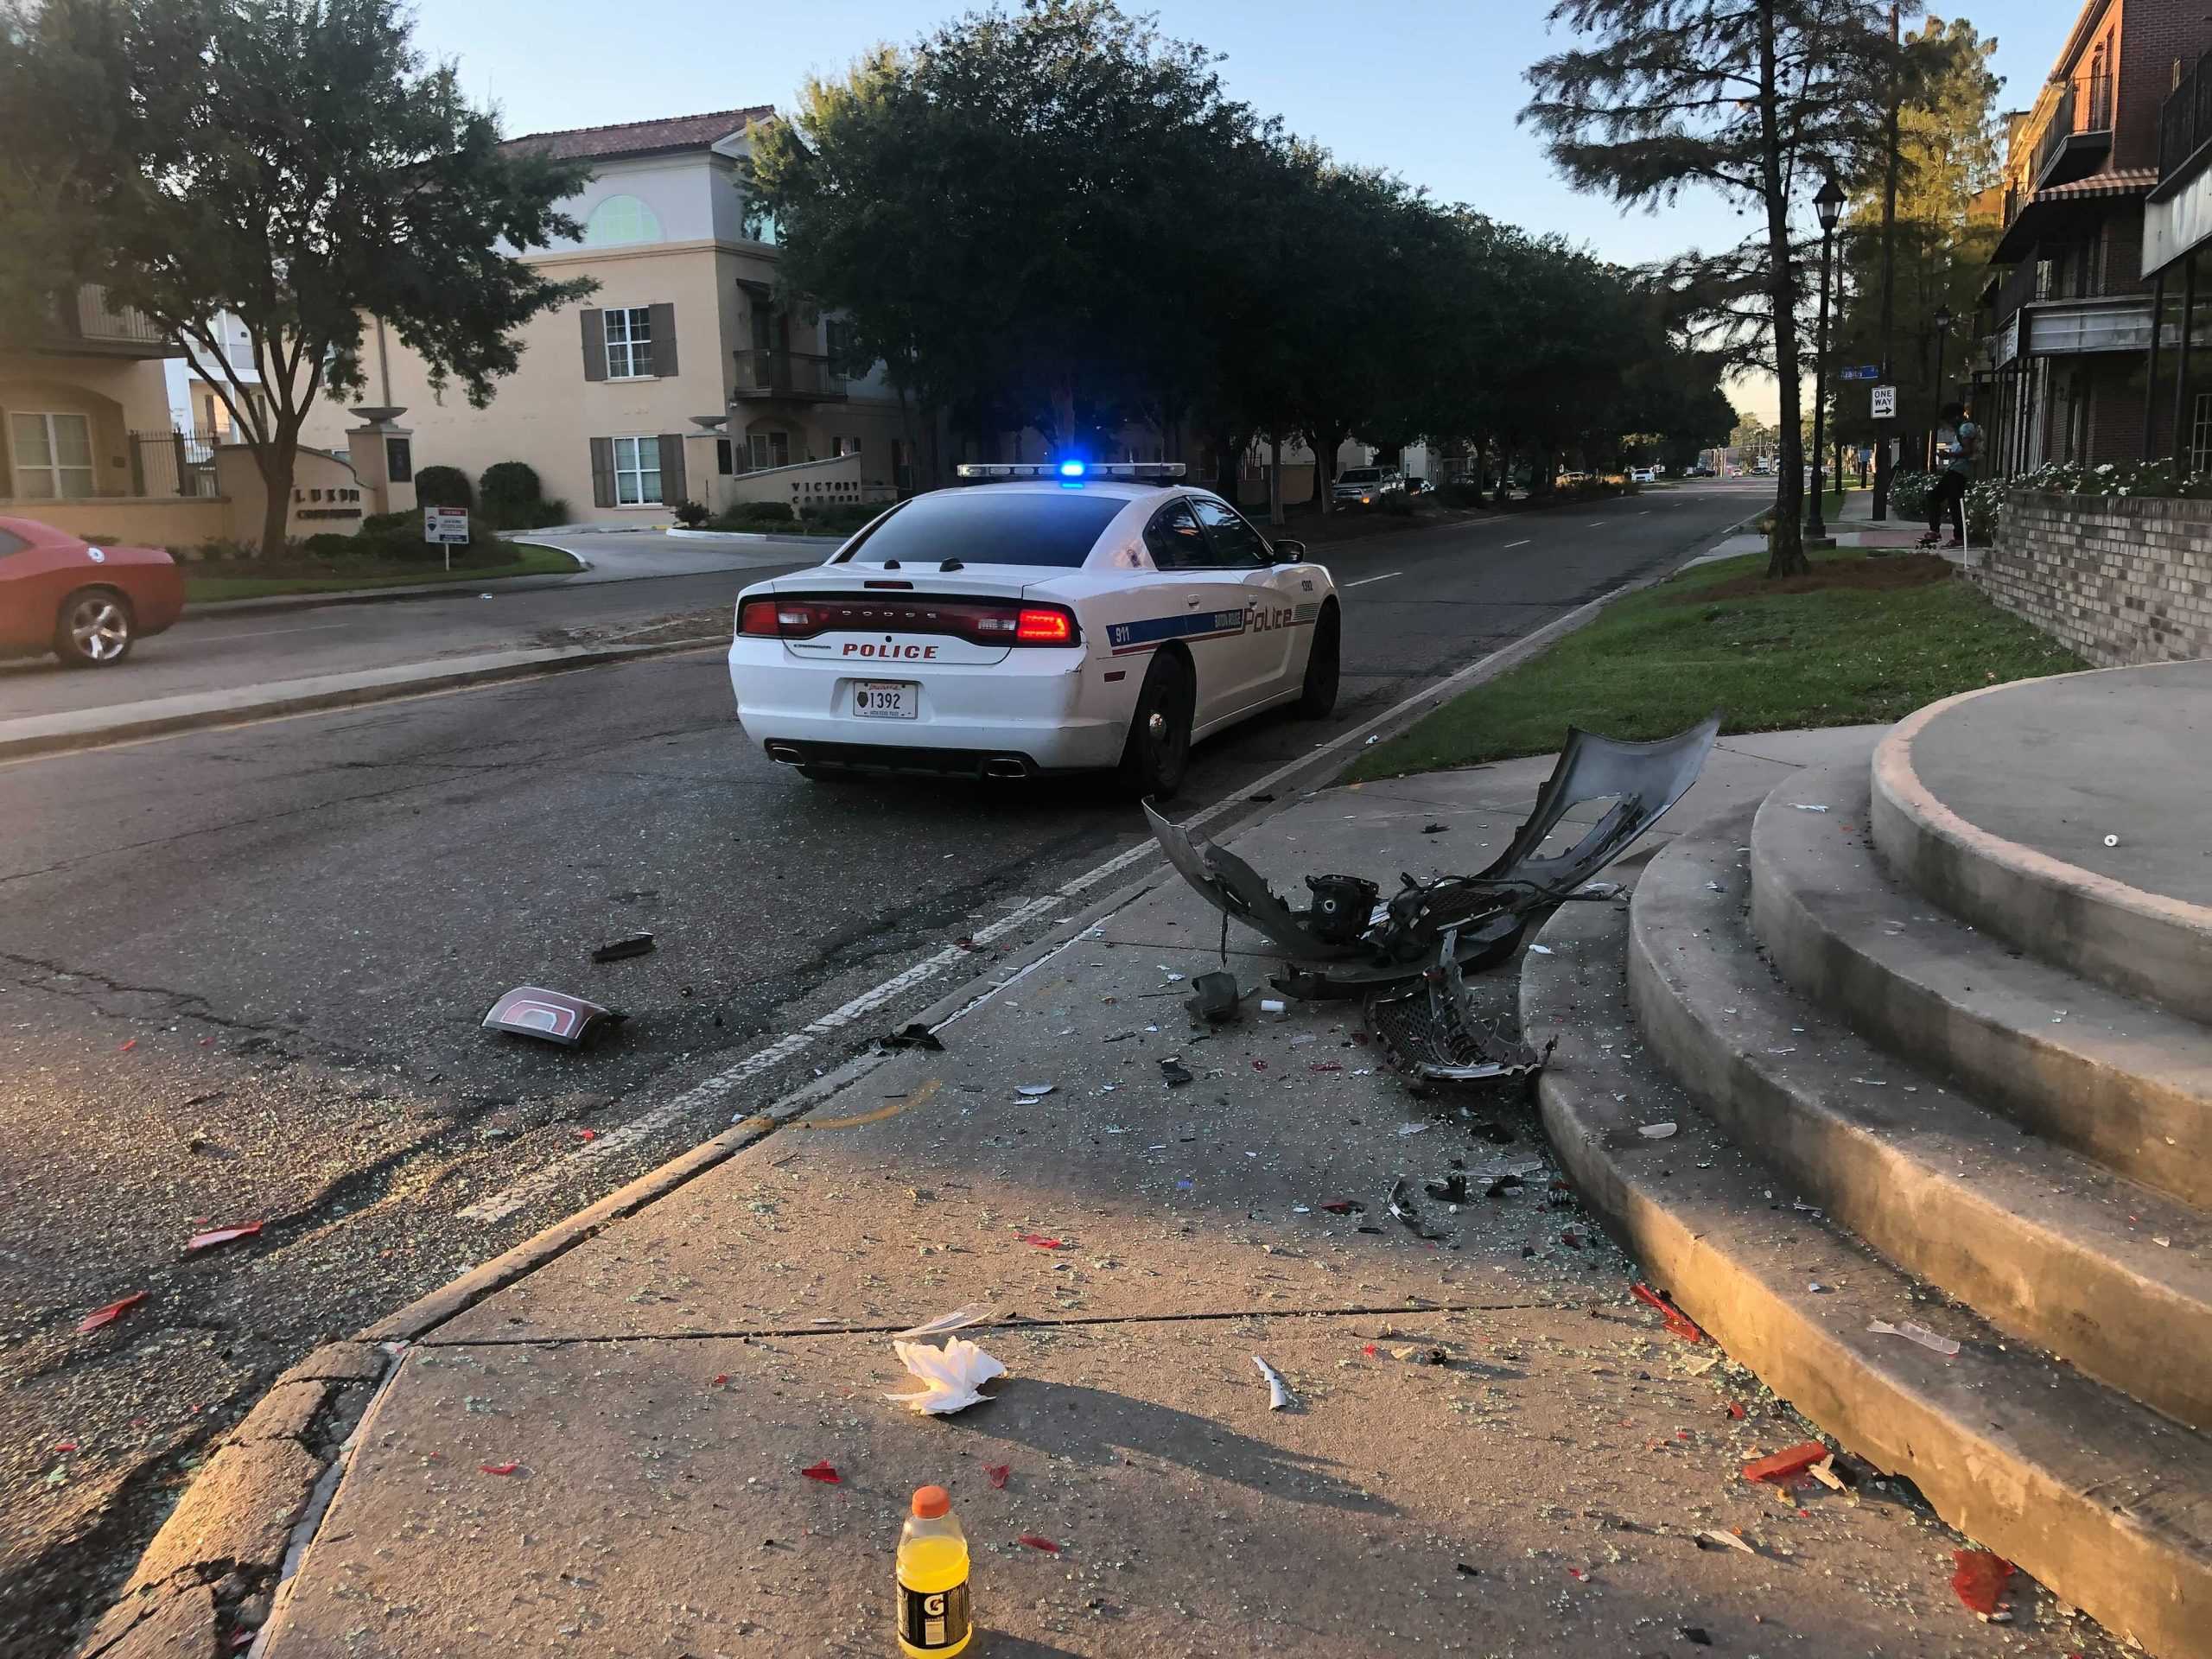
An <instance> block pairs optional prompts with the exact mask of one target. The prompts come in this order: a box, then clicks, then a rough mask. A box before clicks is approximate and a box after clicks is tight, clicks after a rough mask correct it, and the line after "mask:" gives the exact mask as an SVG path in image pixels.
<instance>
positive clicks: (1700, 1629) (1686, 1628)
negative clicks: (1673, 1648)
mask: <svg viewBox="0 0 2212 1659" xmlns="http://www.w3.org/2000/svg"><path fill="white" fill-rule="evenodd" d="M1675 1635H1677V1636H1679V1637H1681V1638H1682V1640H1683V1641H1685V1642H1687V1643H1689V1644H1690V1645H1691V1646H1692V1647H1694V1648H1709V1647H1711V1646H1712V1645H1713V1635H1712V1632H1710V1631H1709V1630H1707V1629H1706V1628H1705V1627H1704V1626H1703V1625H1701V1624H1685V1625H1683V1626H1682V1628H1681V1630H1677V1631H1675Z"/></svg>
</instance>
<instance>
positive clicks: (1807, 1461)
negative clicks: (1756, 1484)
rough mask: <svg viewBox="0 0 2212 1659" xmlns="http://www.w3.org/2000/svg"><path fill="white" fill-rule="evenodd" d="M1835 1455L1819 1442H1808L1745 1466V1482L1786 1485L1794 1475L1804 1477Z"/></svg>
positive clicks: (1754, 1460) (1755, 1460)
mask: <svg viewBox="0 0 2212 1659" xmlns="http://www.w3.org/2000/svg"><path fill="white" fill-rule="evenodd" d="M1834 1455H1835V1454H1834V1452H1832V1451H1830V1450H1829V1449H1828V1448H1827V1446H1823V1445H1821V1443H1820V1441H1818V1440H1807V1441H1804V1442H1803V1443H1802V1444H1801V1445H1798V1446H1791V1447H1789V1449H1788V1450H1787V1451H1783V1452H1774V1453H1773V1454H1771V1455H1770V1456H1768V1457H1764V1458H1758V1459H1753V1460H1752V1461H1751V1462H1750V1463H1747V1464H1745V1465H1744V1478H1745V1480H1771V1481H1774V1482H1777V1484H1780V1483H1786V1482H1787V1481H1788V1480H1789V1478H1790V1477H1791V1476H1793V1475H1802V1474H1803V1473H1804V1472H1805V1471H1807V1470H1808V1469H1809V1468H1811V1467H1812V1466H1813V1465H1815V1464H1816V1463H1818V1462H1820V1461H1821V1459H1823V1458H1828V1457H1833V1456H1834Z"/></svg>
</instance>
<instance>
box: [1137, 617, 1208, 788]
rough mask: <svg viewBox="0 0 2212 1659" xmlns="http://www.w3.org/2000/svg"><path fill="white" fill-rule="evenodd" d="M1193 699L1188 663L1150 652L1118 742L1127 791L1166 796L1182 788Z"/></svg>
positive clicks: (1187, 765)
mask: <svg viewBox="0 0 2212 1659" xmlns="http://www.w3.org/2000/svg"><path fill="white" fill-rule="evenodd" d="M1197 701H1198V693H1197V688H1196V687H1195V686H1194V685H1192V682H1191V670H1190V666H1189V664H1186V663H1185V662H1184V660H1183V659H1182V658H1180V657H1178V656H1175V655H1173V653H1170V652H1162V653H1160V654H1159V655H1156V656H1154V658H1153V659H1152V666H1151V667H1150V668H1148V669H1147V670H1146V671H1145V677H1144V684H1143V686H1142V687H1141V689H1140V690H1138V692H1137V709H1136V713H1135V714H1134V715H1131V716H1130V717H1129V735H1128V741H1126V742H1125V743H1124V744H1123V745H1122V784H1123V785H1124V786H1125V787H1126V788H1127V789H1128V791H1129V792H1130V793H1131V794H1133V795H1136V796H1140V797H1141V796H1147V795H1153V796H1158V797H1160V798H1162V799H1165V798H1166V797H1168V796H1170V795H1173V793H1174V792H1175V791H1177V790H1178V789H1179V788H1181V787H1182V785H1183V774H1184V772H1186V771H1188V770H1189V768H1190V764H1191V714H1192V708H1193V707H1194V706H1195V704H1196V702H1197Z"/></svg>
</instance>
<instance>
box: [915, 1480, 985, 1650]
mask: <svg viewBox="0 0 2212 1659" xmlns="http://www.w3.org/2000/svg"><path fill="white" fill-rule="evenodd" d="M968 1621H969V1611H968V1535H967V1534H966V1533H964V1532H963V1531H961V1530H960V1522H959V1520H958V1518H957V1516H954V1514H953V1513H952V1498H951V1496H950V1494H949V1493H947V1492H946V1491H945V1490H944V1487H942V1486H925V1487H923V1488H922V1489H921V1490H920V1491H918V1492H916V1493H915V1494H914V1512H913V1513H912V1515H910V1516H907V1517H906V1528H905V1529H904V1530H903V1531H901V1532H900V1533H899V1651H900V1652H901V1653H909V1654H918V1655H931V1654H952V1653H958V1652H960V1651H961V1650H962V1649H964V1648H965V1647H966V1646H967V1645H968V1637H969V1622H968Z"/></svg>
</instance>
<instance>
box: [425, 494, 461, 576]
mask: <svg viewBox="0 0 2212 1659" xmlns="http://www.w3.org/2000/svg"><path fill="white" fill-rule="evenodd" d="M423 540H424V541H426V542H429V543H432V544H433V545H438V544H442V545H443V546H444V548H445V550H446V569H448V570H450V569H453V550H454V547H455V546H456V545H459V546H461V547H467V545H468V509H467V507H425V508H423Z"/></svg>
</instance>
